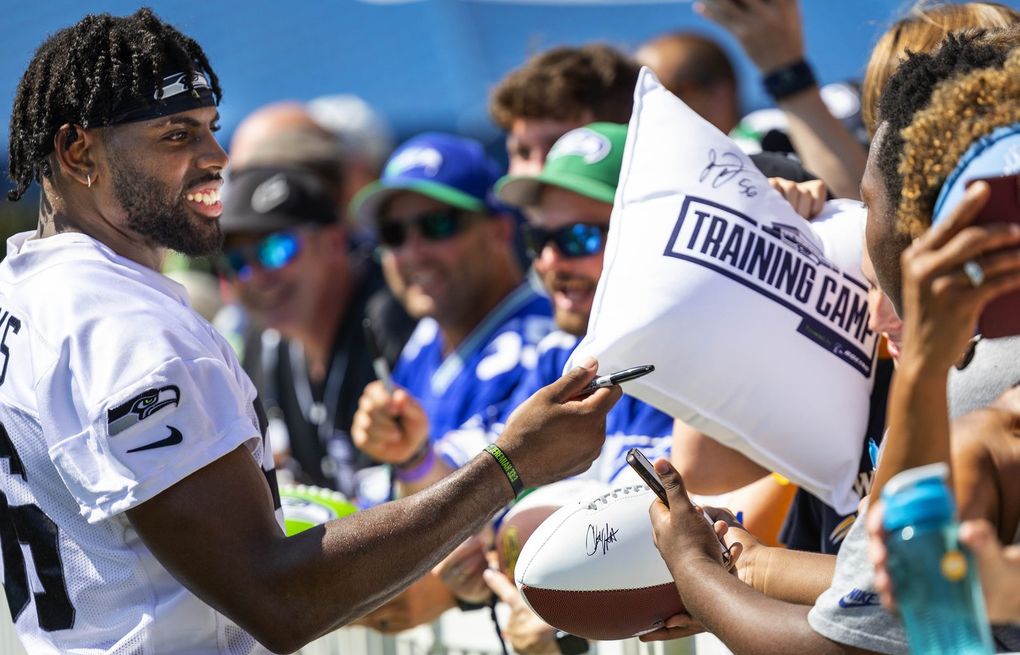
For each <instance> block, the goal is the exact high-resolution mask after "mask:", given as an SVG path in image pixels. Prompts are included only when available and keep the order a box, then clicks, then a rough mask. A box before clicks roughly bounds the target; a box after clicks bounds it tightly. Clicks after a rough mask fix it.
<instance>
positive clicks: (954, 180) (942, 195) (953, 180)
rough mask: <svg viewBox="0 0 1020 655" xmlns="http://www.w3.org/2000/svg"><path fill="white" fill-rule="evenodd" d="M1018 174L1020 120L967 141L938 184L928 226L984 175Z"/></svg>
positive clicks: (946, 214) (944, 213) (947, 212)
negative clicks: (972, 140) (947, 173)
mask: <svg viewBox="0 0 1020 655" xmlns="http://www.w3.org/2000/svg"><path fill="white" fill-rule="evenodd" d="M1016 173H1020V123H1013V124H1012V125H1006V126H1004V127H999V128H996V129H995V130H993V131H991V132H989V133H988V134H986V135H985V136H983V137H980V138H979V139H977V140H976V141H974V143H972V144H971V146H970V148H968V149H967V152H965V153H964V155H963V157H961V158H960V161H959V162H958V163H957V164H956V168H954V169H953V172H951V173H950V174H949V176H948V177H947V178H946V181H945V182H944V183H943V184H942V190H941V191H939V196H938V199H937V200H936V201H935V210H934V211H933V212H932V221H931V222H932V225H936V224H938V223H939V222H941V221H942V220H943V219H944V218H946V216H948V215H949V212H950V211H951V210H952V209H953V208H955V207H956V206H957V205H958V204H960V201H961V200H963V194H964V193H966V191H967V185H968V184H970V183H971V182H973V181H974V180H977V179H980V178H985V177H1000V176H1003V175H1015V174H1016Z"/></svg>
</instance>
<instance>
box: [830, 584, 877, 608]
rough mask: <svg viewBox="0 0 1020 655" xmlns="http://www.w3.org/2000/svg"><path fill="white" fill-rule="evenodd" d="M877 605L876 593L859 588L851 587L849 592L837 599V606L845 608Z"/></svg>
mask: <svg viewBox="0 0 1020 655" xmlns="http://www.w3.org/2000/svg"><path fill="white" fill-rule="evenodd" d="M869 605H878V594H876V593H874V592H871V591H863V590H861V589H856V588H855V589H851V590H850V593H848V594H847V595H846V596H843V597H842V598H840V599H839V606H840V607H842V608H844V609H846V608H850V607H867V606H869Z"/></svg>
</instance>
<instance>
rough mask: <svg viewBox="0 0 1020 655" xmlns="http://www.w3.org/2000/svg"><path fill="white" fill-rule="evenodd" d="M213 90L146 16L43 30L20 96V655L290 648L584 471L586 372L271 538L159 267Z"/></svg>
mask: <svg viewBox="0 0 1020 655" xmlns="http://www.w3.org/2000/svg"><path fill="white" fill-rule="evenodd" d="M220 96H221V92H220V86H219V81H218V79H217V77H216V75H215V73H214V72H213V70H212V67H211V66H210V64H209V61H208V59H207V58H206V56H205V55H204V54H203V52H202V49H201V48H200V47H199V45H198V44H197V43H195V41H193V40H191V39H190V38H188V37H187V36H185V35H183V34H181V33H180V32H179V31H177V30H176V29H174V28H173V27H172V26H170V25H168V24H166V23H164V22H163V21H161V20H160V19H159V18H158V17H156V16H155V15H154V14H153V13H152V12H151V11H150V10H148V9H142V10H140V11H138V12H136V13H135V14H133V15H132V16H129V17H125V18H115V17H112V16H110V15H107V14H103V15H96V16H86V17H85V18H84V19H82V20H81V21H80V22H78V23H77V24H76V25H74V26H72V27H70V28H67V29H65V30H62V31H60V32H58V33H56V34H54V35H53V36H52V37H50V38H49V39H47V40H46V41H45V42H44V43H43V44H42V46H40V48H39V49H38V50H37V52H36V54H35V56H34V57H33V59H32V61H31V62H30V64H29V66H28V70H27V71H26V72H25V74H24V77H23V78H22V80H21V83H20V85H19V86H18V91H17V96H16V99H15V105H14V111H13V115H12V119H11V139H10V141H11V151H10V175H11V178H12V179H13V181H14V182H15V185H16V186H15V188H14V189H13V190H12V191H11V192H10V194H9V198H10V199H11V200H17V199H19V198H20V197H21V196H22V195H23V194H24V193H25V191H26V189H27V188H28V187H29V185H30V184H31V183H32V182H33V181H35V182H37V183H39V185H40V186H41V187H42V197H41V203H40V212H39V225H38V229H37V230H36V231H35V232H26V233H22V234H18V235H15V236H13V237H12V238H11V239H10V240H9V241H8V250H7V257H6V258H5V259H4V261H3V263H2V264H0V554H2V561H3V572H4V574H3V575H4V591H5V593H6V596H7V602H8V604H9V605H10V608H11V612H12V616H13V617H14V620H15V627H16V629H17V632H18V634H19V636H20V638H21V639H22V641H23V642H24V644H25V646H26V647H27V649H28V650H29V651H31V652H33V653H37V652H45V653H51V652H69V651H74V652H85V651H88V652H103V653H132V654H134V653H157V652H159V653H162V652H187V653H225V652H229V653H256V652H265V649H266V648H268V649H270V650H273V651H277V652H283V651H287V652H289V651H293V650H296V649H297V648H300V647H301V646H302V645H304V644H305V643H307V642H308V641H311V640H312V639H314V638H316V637H318V636H319V635H322V634H324V633H325V632H327V631H330V630H332V629H334V628H337V627H339V626H341V625H343V624H345V623H347V622H348V621H350V620H352V619H354V618H357V617H359V616H361V615H362V614H364V613H366V612H367V611H369V610H371V609H372V608H374V607H375V606H377V605H379V604H380V603H382V602H383V601H385V600H386V599H388V598H389V597H391V596H393V595H394V594H395V593H397V592H398V591H400V589H402V588H404V587H406V586H407V585H408V584H409V583H410V582H411V581H413V580H414V579H415V578H416V577H418V576H420V575H421V574H422V573H424V572H425V571H428V570H429V569H430V568H431V567H432V566H433V565H434V564H435V563H436V562H438V561H439V560H440V559H441V558H442V557H444V556H445V555H446V554H447V553H449V552H450V551H451V550H452V549H453V547H454V546H456V545H457V544H459V543H460V542H462V541H463V540H464V539H465V538H467V537H468V536H469V535H471V534H473V533H474V532H476V531H477V530H478V529H479V527H480V526H481V525H482V524H483V523H484V522H485V521H487V520H488V519H489V518H491V517H492V516H493V515H494V514H495V512H496V511H497V510H498V509H500V508H501V507H502V506H503V505H505V504H506V503H507V502H508V501H510V500H511V499H512V498H513V497H514V496H515V495H516V494H517V493H519V492H520V490H521V489H522V488H523V487H522V484H524V483H527V484H529V485H538V484H543V483H546V482H550V481H552V480H555V479H559V478H562V477H565V476H567V475H572V474H575V473H578V472H580V471H582V470H584V469H585V468H587V467H588V465H589V464H590V463H591V461H592V460H593V459H594V458H595V456H596V455H597V454H598V453H599V449H600V447H601V445H602V441H603V439H604V436H605V428H604V425H605V415H606V412H607V411H608V410H609V408H610V407H611V406H612V405H613V403H614V402H615V401H616V400H617V399H618V398H619V395H620V394H619V390H618V389H613V390H601V391H598V392H596V393H595V394H593V395H591V396H588V397H586V398H583V399H579V400H575V399H574V398H575V397H576V396H577V395H578V394H579V392H580V391H581V390H582V389H583V388H584V386H585V385H586V384H587V383H588V381H589V380H591V379H592V378H593V377H594V375H595V369H596V366H597V365H596V363H595V362H593V361H592V362H589V363H588V364H587V365H585V366H583V367H580V368H577V369H575V370H573V371H571V372H569V373H567V374H566V375H565V376H564V377H563V378H561V379H560V380H559V381H557V382H556V383H554V384H552V385H550V386H549V387H546V388H544V389H543V390H541V391H539V392H538V393H536V394H535V396H533V397H532V398H531V399H530V400H529V401H528V402H527V403H526V404H525V406H523V407H522V408H521V410H520V411H519V412H518V414H517V415H516V417H515V420H514V421H511V424H510V425H509V426H508V427H507V430H506V432H504V434H503V436H502V437H501V438H500V440H499V441H498V442H497V444H496V445H497V447H495V448H493V447H489V448H488V449H487V450H488V452H484V453H480V454H479V455H478V456H477V457H476V458H475V459H473V460H472V461H471V462H470V463H469V464H468V465H467V466H465V467H463V468H462V469H460V470H459V471H458V472H456V473H454V474H453V475H451V476H450V477H448V478H446V480H444V481H443V482H441V483H439V484H437V485H436V486H434V487H432V488H430V489H429V490H427V491H425V492H423V493H419V494H416V495H415V496H413V497H410V498H405V499H403V500H401V501H398V502H395V503H391V504H388V505H382V506H380V507H377V508H374V509H372V510H369V511H365V512H361V513H358V514H356V515H354V516H351V517H347V518H345V519H343V521H342V522H340V521H334V522H328V523H325V524H323V525H320V526H317V527H316V528H313V529H311V530H309V531H307V532H304V533H302V534H300V535H297V536H295V537H291V538H286V537H284V534H283V531H282V529H281V525H280V518H281V517H280V514H279V510H280V502H279V496H278V493H277V491H276V484H275V473H274V471H273V469H272V458H271V455H270V453H271V450H270V449H269V447H268V444H267V443H266V441H265V436H264V435H265V427H266V420H265V415H264V413H263V412H261V411H260V405H259V402H258V399H257V398H256V393H255V389H254V387H253V386H252V384H251V381H250V380H249V379H248V377H247V376H246V375H245V374H244V372H243V371H242V369H241V367H240V365H239V364H238V362H237V359H236V357H235V356H234V354H233V352H232V350H231V348H230V346H229V345H228V344H227V342H226V341H225V340H224V339H223V338H222V337H220V336H219V335H218V334H217V333H216V332H215V331H214V330H213V329H212V328H211V327H210V326H209V324H208V323H206V322H205V321H204V320H202V319H201V318H200V317H199V316H198V315H197V314H196V313H195V312H194V311H192V309H191V308H190V307H189V305H188V301H187V298H186V296H185V293H184V291H183V289H182V288H181V287H180V286H178V285H176V284H175V283H173V282H171V281H169V280H168V279H167V278H165V277H163V276H162V275H160V274H159V272H158V271H159V267H160V264H161V262H162V258H163V255H164V253H165V251H166V249H168V248H172V249H174V250H178V251H181V252H183V253H186V254H189V255H202V254H209V253H212V252H215V251H216V250H217V249H218V248H219V245H220V241H221V235H220V227H219V222H218V221H219V215H220V211H221V205H220V200H219V188H220V185H221V183H222V179H221V172H222V170H223V168H224V167H225V166H226V164H227V156H226V154H225V153H224V152H223V150H222V149H221V148H220V146H219V144H218V143H217V142H216V139H215V137H214V134H213V133H214V132H215V131H216V129H217V120H218V112H217V105H218V103H219V99H220ZM561 433H562V434H571V435H572V436H573V438H571V439H568V440H564V439H551V438H549V437H548V435H550V434H561ZM28 555H30V556H28Z"/></svg>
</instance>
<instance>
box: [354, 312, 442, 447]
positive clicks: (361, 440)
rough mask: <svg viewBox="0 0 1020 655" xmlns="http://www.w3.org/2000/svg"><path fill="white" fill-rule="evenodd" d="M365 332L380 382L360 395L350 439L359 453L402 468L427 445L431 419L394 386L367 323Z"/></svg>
mask: <svg viewBox="0 0 1020 655" xmlns="http://www.w3.org/2000/svg"><path fill="white" fill-rule="evenodd" d="M364 329H365V341H366V345H367V347H368V348H369V351H370V354H371V355H372V365H373V368H374V369H375V371H376V375H377V376H378V377H379V380H377V381H375V382H372V383H370V384H368V385H367V386H366V387H365V390H364V391H363V392H362V394H361V399H360V400H359V401H358V411H357V412H356V413H355V415H354V420H353V421H352V423H351V437H352V439H353V441H354V445H355V446H357V447H358V449H360V450H361V451H362V452H364V453H366V454H367V455H369V456H370V457H372V458H373V459H375V460H376V461H379V462H384V463H387V464H402V463H404V462H407V461H409V460H411V459H413V458H414V457H415V455H416V454H417V453H419V452H420V451H421V449H422V447H423V444H425V443H426V442H427V440H428V434H429V424H428V417H427V416H426V415H425V412H424V410H423V409H422V407H421V405H420V404H419V403H418V401H417V400H415V398H414V397H413V396H411V395H410V394H409V393H408V392H407V391H406V390H405V389H402V388H400V387H397V386H396V385H394V384H393V381H392V379H391V377H390V373H389V366H387V364H386V360H385V358H383V357H382V355H381V354H380V351H379V349H378V347H377V346H376V339H375V334H374V333H373V332H372V326H371V323H370V322H369V321H368V320H367V319H366V321H365V322H364Z"/></svg>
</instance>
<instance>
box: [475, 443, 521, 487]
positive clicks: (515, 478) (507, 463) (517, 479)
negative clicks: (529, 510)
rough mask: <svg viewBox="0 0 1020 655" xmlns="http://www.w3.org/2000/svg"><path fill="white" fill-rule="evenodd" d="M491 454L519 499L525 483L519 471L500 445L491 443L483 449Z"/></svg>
mask: <svg viewBox="0 0 1020 655" xmlns="http://www.w3.org/2000/svg"><path fill="white" fill-rule="evenodd" d="M483 450H484V451H485V452H486V453H488V454H489V456H490V457H491V459H492V460H493V461H494V462H495V463H496V465H497V466H499V468H500V470H501V471H502V473H503V478H504V479H505V480H506V482H507V484H509V485H510V489H511V491H512V493H513V495H514V498H517V497H519V496H520V495H521V494H522V493H523V492H524V481H523V480H522V479H521V474H520V472H519V471H518V470H517V467H516V465H515V464H514V462H513V460H512V459H511V458H510V455H509V454H508V453H507V452H506V451H505V450H503V448H501V447H500V446H499V445H497V444H494V443H491V444H489V445H488V446H486V447H485V448H484V449H483Z"/></svg>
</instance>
